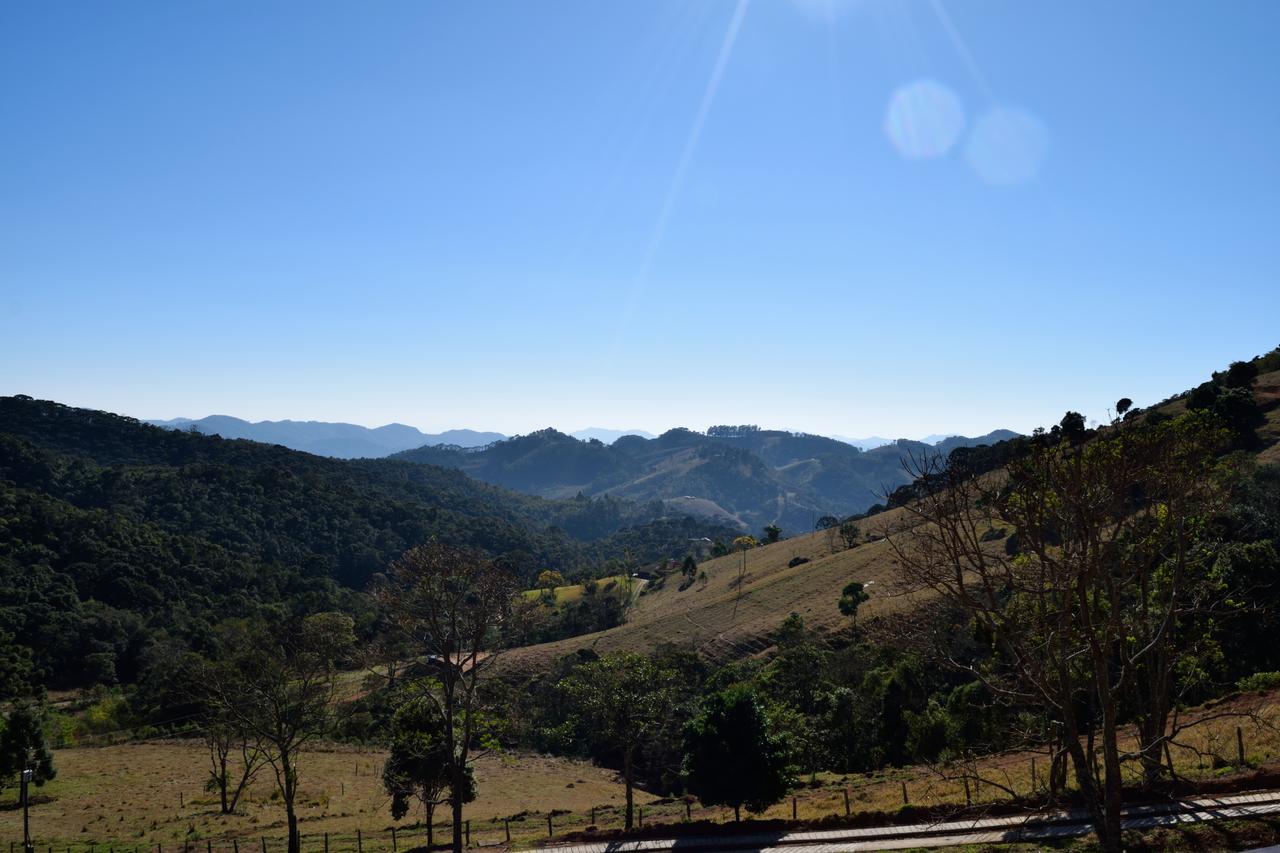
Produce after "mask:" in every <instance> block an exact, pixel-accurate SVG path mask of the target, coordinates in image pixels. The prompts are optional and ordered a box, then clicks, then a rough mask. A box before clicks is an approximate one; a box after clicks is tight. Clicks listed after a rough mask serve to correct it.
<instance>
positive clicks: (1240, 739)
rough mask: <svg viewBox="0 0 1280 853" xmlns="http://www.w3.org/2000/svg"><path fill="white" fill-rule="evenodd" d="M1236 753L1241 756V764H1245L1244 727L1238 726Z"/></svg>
mask: <svg viewBox="0 0 1280 853" xmlns="http://www.w3.org/2000/svg"><path fill="white" fill-rule="evenodd" d="M1236 755H1237V756H1239V758H1240V766H1242V767H1243V766H1244V729H1242V728H1240V727H1239V726H1236Z"/></svg>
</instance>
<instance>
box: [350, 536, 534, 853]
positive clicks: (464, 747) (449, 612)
mask: <svg viewBox="0 0 1280 853" xmlns="http://www.w3.org/2000/svg"><path fill="white" fill-rule="evenodd" d="M516 590H517V586H516V582H515V578H514V576H513V575H512V574H511V573H510V572H509V571H508V570H507V569H505V568H504V567H502V566H500V565H498V564H496V563H494V562H493V561H492V560H488V559H486V558H485V557H483V556H482V555H480V554H479V553H477V552H474V551H468V550H464V549H458V548H451V547H448V546H446V545H442V544H440V543H438V542H432V543H430V544H427V545H420V546H418V547H416V548H412V549H410V550H409V551H407V552H405V554H404V556H402V557H401V558H400V559H399V560H397V561H396V562H395V563H393V564H392V566H391V568H390V570H389V571H388V573H387V578H386V581H385V582H384V583H383V584H382V585H381V586H380V587H379V588H378V589H377V591H376V593H375V595H376V598H377V600H378V602H379V603H380V604H381V605H382V607H383V608H384V609H385V611H386V612H387V614H388V616H389V618H390V620H391V622H392V623H393V624H394V625H395V626H396V627H397V629H398V630H399V631H400V632H401V634H402V635H403V636H404V637H405V638H406V639H407V640H408V641H409V642H410V643H411V644H412V645H413V646H414V648H416V649H417V650H418V651H419V652H420V653H421V654H422V656H423V657H425V659H426V661H427V662H428V664H429V666H430V669H431V670H432V673H431V679H430V682H429V683H426V682H419V686H420V688H421V695H422V696H424V697H426V698H427V699H429V701H431V702H432V703H434V704H435V706H436V709H437V711H438V713H439V714H440V717H441V720H442V721H443V723H444V749H445V751H446V757H445V763H446V767H447V770H448V775H449V786H450V789H451V790H453V791H454V792H459V791H465V790H466V788H467V784H468V783H467V777H468V775H469V773H470V768H471V762H472V761H473V760H474V758H475V756H476V753H477V752H478V751H481V750H483V749H485V748H486V743H487V741H486V740H485V737H484V735H485V721H484V711H485V701H484V698H485V697H484V696H482V694H481V687H482V675H483V673H484V672H486V671H487V670H488V669H489V667H491V666H492V665H493V663H494V661H495V660H496V659H497V655H498V652H499V650H500V648H501V645H502V633H503V631H504V630H508V629H509V628H510V625H509V624H508V623H509V621H510V616H511V612H512V599H513V598H514V596H515V594H516ZM462 806H463V800H462V797H460V796H453V797H451V798H450V807H451V809H452V812H453V850H454V853H462V827H463V819H462Z"/></svg>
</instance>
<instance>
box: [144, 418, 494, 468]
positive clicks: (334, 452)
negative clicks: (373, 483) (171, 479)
mask: <svg viewBox="0 0 1280 853" xmlns="http://www.w3.org/2000/svg"><path fill="white" fill-rule="evenodd" d="M146 423H149V424H152V425H154V426H160V427H167V428H169V429H183V430H185V429H191V428H193V427H194V428H195V429H196V430H197V431H198V432H202V433H204V434H206V435H219V436H222V437H223V438H245V439H248V440H250V441H260V442H263V443H265V444H279V445H281V446H283V447H288V448H290V449H292V450H301V451H303V452H305V453H314V454H316V455H317V456H334V457H337V458H340V459H362V458H376V457H382V456H390V455H391V454H392V453H397V452H399V451H401V450H410V449H413V448H416V447H422V446H423V445H430V444H449V445H454V446H456V447H483V446H484V445H486V444H492V443H493V442H495V441H501V440H502V439H504V438H506V436H505V435H503V434H502V433H500V432H480V431H477V430H472V429H451V430H446V431H445V432H442V433H435V434H432V433H425V432H422V431H421V430H419V429H417V428H415V427H411V426H407V425H405V424H398V423H392V424H386V425H385V426H380V427H366V426H360V425H359V424H349V423H340V422H337V423H335V422H328V421H291V420H284V421H246V420H243V419H241V418H236V417H231V416H230V415H209V416H208V417H204V418H198V419H192V418H173V419H171V420H167V421H162V420H150V421H146Z"/></svg>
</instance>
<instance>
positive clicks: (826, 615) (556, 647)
mask: <svg viewBox="0 0 1280 853" xmlns="http://www.w3.org/2000/svg"><path fill="white" fill-rule="evenodd" d="M901 520H902V516H901V511H900V510H891V511H889V512H885V513H881V514H880V515H876V516H873V517H871V518H869V519H867V520H866V521H865V522H863V523H862V528H863V530H862V533H863V536H864V540H868V541H863V542H862V543H861V544H859V545H857V546H856V547H854V548H849V549H847V548H845V547H844V545H843V544H842V543H841V542H840V539H839V537H838V536H837V535H835V532H834V531H831V532H829V533H828V532H825V531H824V532H818V533H810V534H806V535H802V536H795V537H792V538H790V539H784V540H783V541H781V542H777V543H774V544H772V545H765V546H762V547H759V548H755V549H753V550H751V551H748V552H746V563H745V570H744V568H743V555H742V554H741V553H737V554H730V555H728V556H725V557H719V558H716V559H710V560H706V561H705V562H702V563H700V564H699V567H698V568H699V571H701V572H705V573H706V576H707V579H706V582H705V583H703V582H702V581H700V580H699V581H696V582H695V583H694V584H693V585H692V586H690V587H688V588H687V589H685V590H680V589H679V580H680V577H679V576H678V575H674V576H670V577H668V578H667V579H666V581H665V583H664V584H662V585H661V587H660V588H657V589H654V588H653V587H652V586H651V587H650V588H649V589H648V590H646V591H645V593H644V594H643V595H641V596H640V597H639V599H638V600H637V601H636V604H635V606H634V608H633V609H632V611H631V613H630V614H629V615H628V618H627V622H626V624H624V625H621V626H619V627H617V628H611V629H609V630H607V631H600V632H598V633H594V634H587V635H584V636H581V637H572V638H569V639H566V640H559V641H556V642H553V643H543V644H541V645H536V646H529V647H527V648H523V649H518V650H516V651H514V652H511V653H509V655H508V656H507V659H506V663H505V666H513V667H518V668H522V669H537V668H540V667H543V666H546V665H547V664H548V663H550V662H551V661H553V660H555V659H556V658H558V657H560V656H562V655H565V654H568V653H569V652H572V651H574V650H576V649H579V648H584V647H590V648H593V649H595V650H596V651H598V652H600V653H605V652H609V651H614V650H628V651H646V650H651V649H653V648H655V647H656V646H658V645H660V644H661V643H664V642H673V643H683V644H690V645H692V646H693V647H695V648H697V649H698V650H699V651H700V652H702V653H703V654H705V655H707V656H708V657H709V658H711V659H712V660H715V661H725V660H729V659H732V658H735V657H743V656H747V655H752V654H758V653H760V652H762V651H764V650H765V649H767V648H768V647H769V646H770V645H772V640H771V639H770V637H771V635H772V634H773V632H774V631H775V630H776V629H777V627H778V625H779V624H780V623H781V622H782V620H783V619H785V618H786V617H787V615H788V614H789V613H792V612H795V613H799V614H800V615H801V616H803V617H804V620H805V623H806V624H807V625H808V626H809V627H810V628H812V629H814V630H817V631H820V632H837V631H842V630H845V629H846V628H847V627H848V619H847V618H846V617H844V616H842V615H841V614H840V611H839V610H838V609H837V607H836V602H837V601H838V600H839V598H840V590H841V589H842V588H843V587H844V585H845V584H846V583H848V582H849V581H851V580H858V581H861V582H862V583H864V584H866V585H867V592H868V594H869V595H870V596H871V599H870V600H869V601H868V602H867V603H866V604H864V605H863V607H862V609H861V610H860V612H859V618H860V619H861V618H874V617H875V616H879V615H884V614H889V613H894V612H900V611H903V610H907V609H910V608H911V607H913V606H914V604H915V600H914V597H913V596H909V595H904V594H903V593H902V591H901V589H900V588H899V584H898V581H899V578H898V575H897V571H896V562H895V560H894V557H893V553H892V550H891V549H890V547H889V545H888V543H887V542H885V541H884V540H883V539H880V538H879V537H881V536H883V534H884V531H885V530H886V528H887V527H888V526H889V525H892V524H895V523H898V522H900V521H901ZM870 540H875V541H870ZM795 557H807V558H808V559H809V562H807V563H802V564H800V565H798V566H795V567H789V566H788V563H789V562H790V561H791V560H792V559H793V558H795ZM740 575H741V577H742V583H741V587H739V582H738V579H739V576H740Z"/></svg>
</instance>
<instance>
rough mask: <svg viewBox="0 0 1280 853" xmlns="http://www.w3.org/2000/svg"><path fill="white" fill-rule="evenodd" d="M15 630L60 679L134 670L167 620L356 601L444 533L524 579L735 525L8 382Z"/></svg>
mask: <svg viewBox="0 0 1280 853" xmlns="http://www.w3.org/2000/svg"><path fill="white" fill-rule="evenodd" d="M0 503H2V505H3V507H4V512H3V513H2V514H0V518H2V519H3V520H2V521H0V634H7V635H12V636H14V637H16V638H17V642H18V643H19V644H20V645H22V646H24V647H27V648H30V649H31V650H32V651H33V660H34V665H35V669H36V672H37V675H38V677H39V678H40V679H41V680H46V681H48V683H50V684H60V685H74V684H93V683H99V682H102V683H113V682H115V681H116V680H123V681H130V680H133V679H134V678H136V677H137V676H138V673H139V667H140V666H142V665H143V664H142V662H143V661H144V660H145V658H146V657H147V655H148V653H149V652H148V649H149V646H150V645H151V644H152V643H154V642H155V641H157V638H160V637H171V638H180V639H181V641H182V642H186V643H191V644H194V645H196V646H199V645H200V644H201V643H204V642H207V639H208V633H209V631H210V630H211V626H212V625H214V624H216V623H217V622H218V621H220V620H222V619H225V618H229V617H232V616H235V617H243V616H251V615H254V614H262V615H268V614H270V613H277V614H281V613H292V614H301V613H314V612H320V611H324V610H342V611H345V612H348V613H351V614H353V615H355V616H356V617H357V622H358V623H359V624H360V625H361V626H362V627H363V628H364V629H367V628H368V627H369V623H370V620H371V618H372V617H371V616H370V615H369V611H368V607H367V604H366V603H365V602H364V599H363V597H362V596H361V595H360V594H359V592H360V591H362V590H364V589H365V588H366V587H367V585H368V584H369V582H370V581H371V579H373V578H374V577H375V576H376V575H377V574H378V573H379V572H381V571H383V570H384V568H385V567H386V565H387V564H388V563H390V562H391V561H392V560H394V559H395V558H396V557H398V556H399V555H400V554H401V553H403V552H404V551H405V550H406V549H407V548H409V547H411V546H412V545H415V544H419V543H422V542H425V541H429V540H432V539H437V540H439V541H442V542H447V543H450V544H453V545H457V546H465V547H471V548H475V549H479V550H480V551H482V552H485V553H489V554H492V555H500V556H501V558H502V560H503V561H504V563H505V564H506V565H507V566H508V567H509V568H510V569H511V570H512V571H513V572H514V573H515V574H516V575H517V576H518V577H519V578H521V579H522V582H524V583H526V584H529V585H531V583H532V580H533V578H534V576H535V575H536V574H537V573H538V572H539V571H540V570H543V569H547V568H551V569H556V570H558V571H560V572H562V573H563V574H564V575H565V576H567V577H586V576H591V575H593V574H596V573H606V574H607V573H610V572H613V571H616V570H617V568H618V566H619V565H631V566H639V565H641V564H644V563H648V562H652V561H654V560H658V559H663V558H673V557H678V556H681V555H683V553H684V552H685V550H686V549H687V543H688V540H689V539H690V538H694V537H702V536H712V537H727V536H731V535H732V533H733V531H732V530H731V529H729V528H726V527H722V526H717V525H715V524H711V523H707V522H705V521H698V520H695V519H692V518H683V517H680V518H674V517H667V516H665V515H664V514H663V507H662V505H661V504H653V503H651V504H637V503H634V502H628V501H623V500H617V499H612V498H606V499H587V498H578V499H574V500H568V501H549V500H543V499H539V498H532V497H528V496H524V495H519V494H515V493H512V492H508V491H506V490H503V489H500V488H496V487H493V486H489V485H486V484H484V483H480V482H477V481H475V480H472V479H470V478H468V477H467V476H466V475H464V474H462V473H461V472H458V471H449V470H444V469H441V468H436V467H433V466H429V465H420V464H415V463H410V462H398V461H383V460H362V461H352V462H346V461H341V460H335V459H326V458H321V457H316V456H311V455H308V454H305V453H299V452H296V451H291V450H287V449H285V448H283V447H278V446H272V445H265V444H258V443H254V442H248V441H240V440H226V439H221V438H218V437H216V436H207V435H202V434H199V433H195V432H179V431H174V430H167V429H161V428H158V427H153V426H149V425H146V424H141V423H138V422H137V421H134V420H132V419H129V418H124V417H119V416H116V415H111V414H107V413H104V412H94V411H87V410H83V409H74V408H70V407H67V406H62V405H59V404H56V403H50V402H44V401H37V400H32V399H29V398H22V397H9V398H4V399H0Z"/></svg>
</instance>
